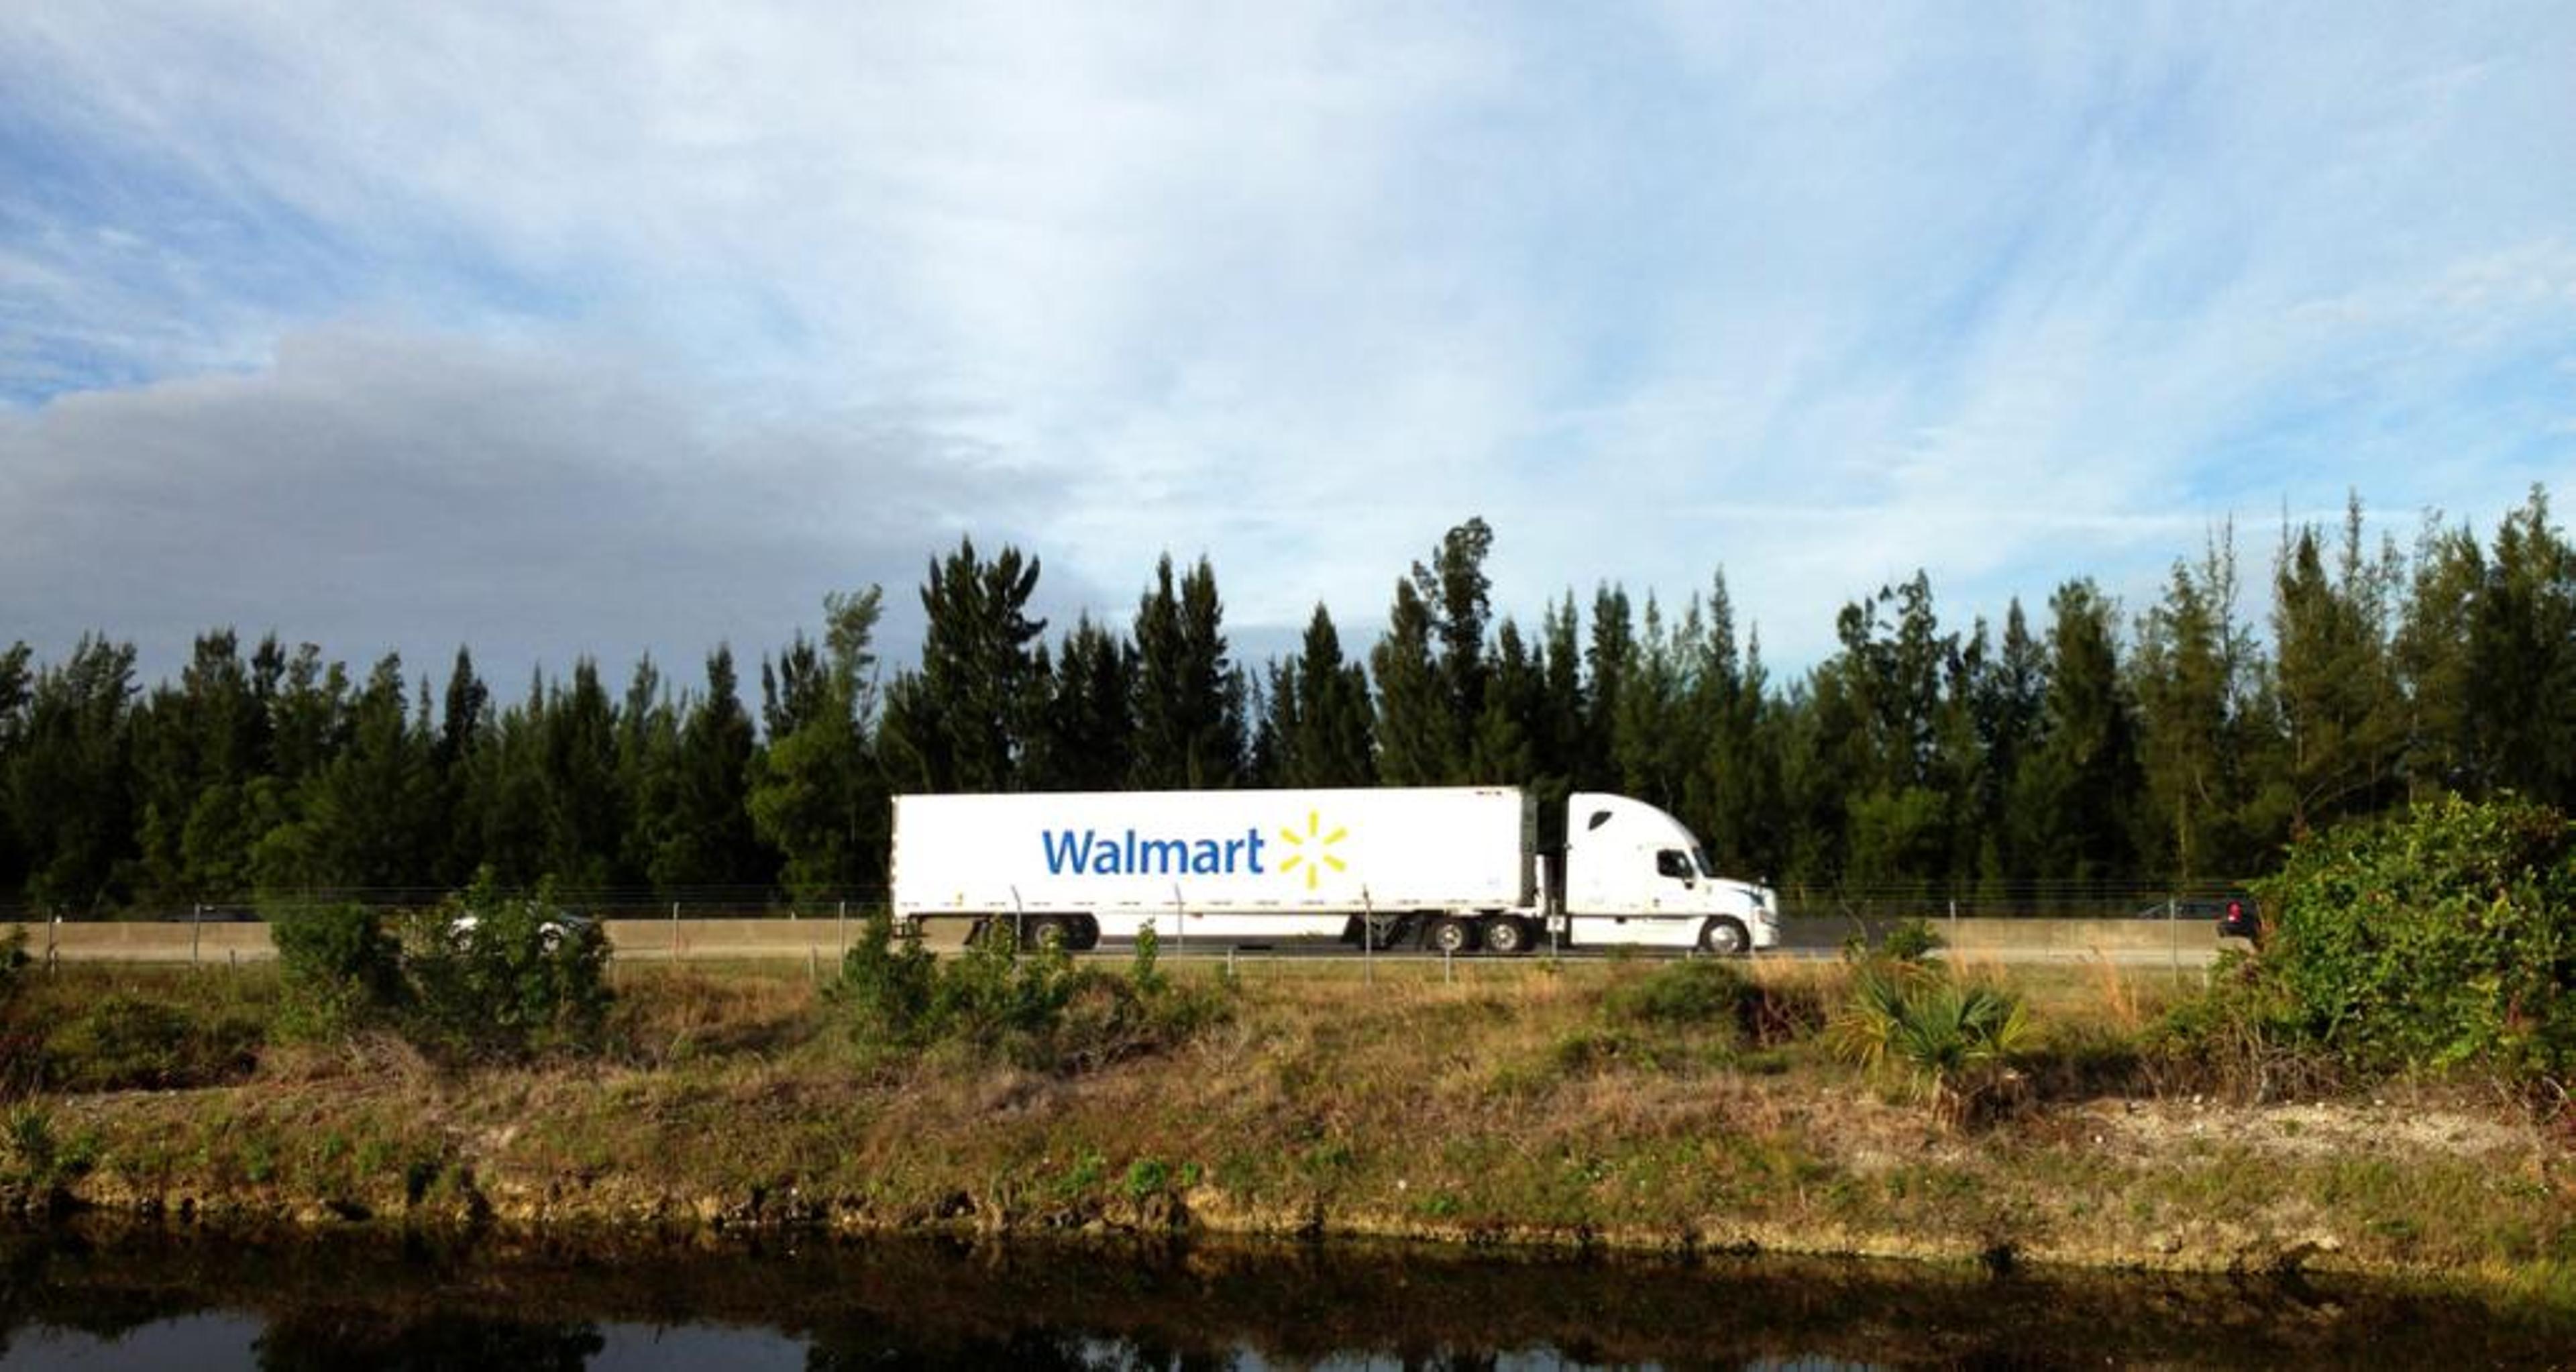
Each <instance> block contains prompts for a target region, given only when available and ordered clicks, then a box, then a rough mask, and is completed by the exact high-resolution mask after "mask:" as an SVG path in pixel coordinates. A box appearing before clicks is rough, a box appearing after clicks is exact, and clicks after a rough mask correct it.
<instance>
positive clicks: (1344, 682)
mask: <svg viewBox="0 0 2576 1372" xmlns="http://www.w3.org/2000/svg"><path fill="white" fill-rule="evenodd" d="M1271 693H1272V718H1273V719H1274V721H1277V724H1276V729H1277V732H1278V734H1279V745H1278V746H1279V758H1280V766H1279V777H1278V780H1279V784H1280V785H1282V786H1366V785H1369V784H1370V783H1371V782H1372V781H1374V780H1375V779H1376V775H1377V768H1376V763H1375V761H1374V759H1373V757H1372V753H1373V752H1374V748H1373V740H1372V734H1373V729H1372V720H1371V716H1370V706H1369V679H1368V669H1367V668H1365V667H1362V666H1361V665H1360V664H1359V663H1357V662H1349V661H1345V660H1344V659H1343V657H1342V639H1341V634H1340V633H1339V631H1337V630H1336V629H1335V628H1334V627H1333V616H1332V615H1331V613H1330V612H1328V611H1327V610H1325V608H1324V607H1323V606H1322V605H1321V604H1320V603H1319V604H1317V605H1316V606H1315V613H1314V614H1313V616H1312V617H1310V618H1309V619H1308V620H1307V621H1306V636H1305V638H1304V640H1303V641H1302V642H1301V643H1300V645H1299V647H1298V653H1297V656H1296V657H1295V658H1294V659H1292V660H1291V661H1290V662H1289V663H1288V664H1286V665H1285V667H1283V668H1282V670H1281V671H1280V672H1279V674H1278V675H1276V676H1274V677H1273V678H1272V683H1271ZM1283 697H1284V700H1283V699H1282V698H1283Z"/></svg>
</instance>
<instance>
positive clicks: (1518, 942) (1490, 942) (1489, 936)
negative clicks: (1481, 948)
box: [1485, 915, 1530, 957]
mask: <svg viewBox="0 0 2576 1372" xmlns="http://www.w3.org/2000/svg"><path fill="white" fill-rule="evenodd" d="M1529 941H1530V938H1529V926H1528V925H1526V924H1523V923H1521V922H1520V921H1519V920H1517V919H1514V918H1512V917H1511V916H1510V915H1498V916H1496V917H1494V918H1493V919H1490V920H1487V921H1486V922H1485V951H1486V952H1488V953H1500V954H1502V955H1503V956H1505V957H1510V956H1511V955H1512V954H1514V953H1519V952H1524V951H1526V950H1527V949H1528V948H1529Z"/></svg>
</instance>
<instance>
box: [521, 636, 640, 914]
mask: <svg viewBox="0 0 2576 1372" xmlns="http://www.w3.org/2000/svg"><path fill="white" fill-rule="evenodd" d="M542 739H543V742H542V747H543V749H544V756H545V772H544V776H545V836H546V837H545V856H544V859H543V868H542V872H543V875H546V876H550V877H553V878H554V879H555V881H556V882H557V883H558V884H559V885H561V886H564V887H566V888H569V889H573V890H582V891H597V890H601V889H604V888H607V887H610V886H613V885H615V884H616V878H617V860H618V857H619V855H620V852H621V850H622V848H623V847H624V840H625V829H626V818H625V817H626V797H625V793H624V787H623V786H622V785H621V784H620V781H619V778H618V774H617V711H616V707H615V706H613V705H611V704H610V703H609V699H608V690H607V688H606V687H605V686H603V685H601V683H600V680H599V664H598V663H596V662H594V661H592V660H591V659H590V658H587V657H580V658H575V659H574V660H573V668H572V685H571V686H570V687H569V688H566V689H564V690H561V691H559V692H556V693H554V694H553V695H551V696H550V698H549V699H548V700H547V702H546V712H545V720H544V728H543V730H542Z"/></svg>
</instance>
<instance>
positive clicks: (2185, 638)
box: [2133, 533, 2255, 886]
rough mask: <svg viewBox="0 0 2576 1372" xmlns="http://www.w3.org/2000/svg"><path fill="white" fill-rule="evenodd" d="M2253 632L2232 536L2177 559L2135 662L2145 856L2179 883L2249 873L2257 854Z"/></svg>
mask: <svg viewBox="0 0 2576 1372" xmlns="http://www.w3.org/2000/svg"><path fill="white" fill-rule="evenodd" d="M2253 655H2254V654H2253V639H2252V634H2251V632H2250V631H2249V630H2247V629H2246V628H2245V626H2243V625H2242V624H2240V623H2238V622H2237V619H2236V550H2235V546H2234V539H2233V536H2232V535H2230V534H2223V533H2222V534H2213V535H2212V536H2211V538H2210V540H2209V543H2208V545H2207V547H2206V548H2205V549H2204V550H2203V552H2202V554H2201V559H2200V562H2199V565H2197V566H2194V565H2192V564H2190V563H2187V562H2183V561H2176V562H2175V563H2174V566H2173V571H2172V574H2171V576H2170V577H2169V578H2168V579H2167V581H2166V585H2165V595H2164V599H2163V600H2162V601H2161V602H2159V603H2158V604H2157V605H2156V607H2155V608H2153V609H2151V610H2149V611H2148V612H2147V613H2146V615H2145V616H2143V617H2142V618H2141V620H2140V621H2139V625H2138V651H2137V654H2136V656H2135V658H2134V660H2133V675H2134V677H2135V679H2136V694H2137V701H2138V734H2139V755H2140V761H2141V763H2142V767H2143V773H2144V777H2145V783H2146V795H2145V796H2144V798H2143V799H2144V802H2145V810H2146V815H2147V821H2146V832H2147V834H2148V835H2150V836H2151V839H2150V845H2149V850H2148V854H2147V856H2148V857H2149V858H2150V860H2151V861H2153V862H2154V863H2155V865H2156V866H2157V867H2158V868H2160V869H2161V870H2162V871H2163V873H2164V874H2165V875H2166V876H2168V877H2170V878H2171V879H2172V880H2173V881H2175V882H2176V883H2178V884H2181V885H2185V886H2188V885H2190V884H2192V883H2194V882H2198V881H2204V880H2207V879H2209V878H2212V877H2227V876H2236V875H2242V874H2245V873H2247V872H2249V871H2250V870H2251V867H2252V863H2253V861H2254V859H2255V853H2254V852H2253V841H2252V840H2251V838H2250V836H2249V835H2248V833H2247V831H2246V828H2245V824H2246V813H2245V811H2246V804H2247V799H2248V787H2249V782H2248V779H2247V777H2246V775H2245V771H2244V766H2243V763H2244V757H2245V751H2246V746H2247V738H2246V732H2247V729H2248V723H2247V721H2246V720H2245V718H2244V714H2245V710H2246V705H2247V702H2248V700H2249V698H2250V686H2249V683H2248V681H2247V673H2248V671H2249V668H2250V665H2251V663H2252V661H2253Z"/></svg>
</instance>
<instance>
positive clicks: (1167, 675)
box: [1131, 553, 1247, 789]
mask: <svg viewBox="0 0 2576 1372" xmlns="http://www.w3.org/2000/svg"><path fill="white" fill-rule="evenodd" d="M1223 620H1224V608H1223V605H1222V602H1220V601H1219V600H1218V598H1217V591H1216V572H1215V570H1214V569H1213V568H1211V567H1210V566H1209V565H1208V561H1207V559H1206V558H1204V557H1202V558H1200V559H1199V561H1198V564H1197V565H1196V566H1195V567H1192V568H1191V569H1190V571H1189V573H1188V574H1187V575H1185V576H1184V577H1182V578H1181V580H1180V584H1179V587H1178V590H1177V592H1176V591H1175V588H1174V585H1173V580H1172V559H1171V556H1170V554H1168V553H1167V554H1165V555H1164V556H1163V557H1162V559H1161V560H1160V561H1159V562H1158V563H1156V565H1155V568H1154V586H1153V588H1152V589H1151V590H1149V591H1147V592H1146V593H1145V595H1144V597H1143V598H1142V599H1141V600H1140V601H1139V602H1138V604H1137V607H1136V711H1135V718H1136V731H1135V757H1134V760H1133V763H1132V766H1131V776H1132V778H1133V781H1134V784H1135V785H1137V786H1139V787H1142V788H1146V789H1195V788H1200V787H1222V786H1231V785H1233V784H1234V783H1235V780H1236V778H1237V777H1238V776H1239V775H1240V774H1241V773H1242V771H1243V767H1244V762H1245V755H1246V751H1247V749H1246V743H1247V739H1246V737H1245V733H1246V730H1245V724H1244V691H1243V686H1242V683H1241V682H1240V681H1239V680H1237V679H1236V677H1235V676H1234V671H1233V665H1232V663H1231V662H1230V661H1229V659H1228V658H1227V655H1226V643H1225V633H1224V629H1223Z"/></svg>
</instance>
